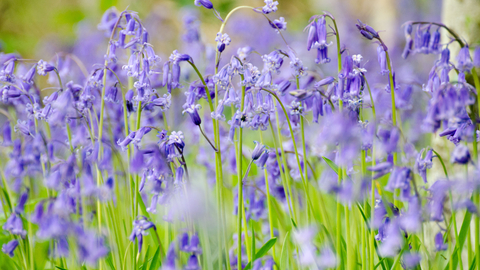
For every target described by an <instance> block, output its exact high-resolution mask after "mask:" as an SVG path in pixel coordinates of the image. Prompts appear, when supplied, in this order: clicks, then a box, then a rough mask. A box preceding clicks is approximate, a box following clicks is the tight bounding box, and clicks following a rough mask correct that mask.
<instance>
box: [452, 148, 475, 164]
mask: <svg viewBox="0 0 480 270" xmlns="http://www.w3.org/2000/svg"><path fill="white" fill-rule="evenodd" d="M450 160H451V162H452V163H458V164H467V163H468V162H469V161H470V151H469V150H468V147H467V146H465V145H463V144H458V145H457V146H456V147H455V149H454V150H453V152H452V154H451V159H450Z"/></svg>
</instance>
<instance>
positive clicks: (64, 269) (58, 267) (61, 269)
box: [55, 265, 68, 270]
mask: <svg viewBox="0 0 480 270" xmlns="http://www.w3.org/2000/svg"><path fill="white" fill-rule="evenodd" d="M55 267H56V268H57V269H60V270H68V269H66V268H62V267H60V266H56V265H55Z"/></svg>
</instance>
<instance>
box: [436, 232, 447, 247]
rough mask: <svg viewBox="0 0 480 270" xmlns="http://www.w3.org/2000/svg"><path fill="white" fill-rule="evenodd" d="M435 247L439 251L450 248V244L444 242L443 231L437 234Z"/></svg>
mask: <svg viewBox="0 0 480 270" xmlns="http://www.w3.org/2000/svg"><path fill="white" fill-rule="evenodd" d="M435 249H436V250H437V251H442V250H447V249H448V245H447V244H445V243H444V242H443V234H442V233H441V232H439V233H437V234H436V235H435Z"/></svg>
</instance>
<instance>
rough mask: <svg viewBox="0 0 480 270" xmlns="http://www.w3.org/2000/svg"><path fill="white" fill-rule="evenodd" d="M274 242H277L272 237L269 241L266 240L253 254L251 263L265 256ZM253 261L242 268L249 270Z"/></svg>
mask: <svg viewBox="0 0 480 270" xmlns="http://www.w3.org/2000/svg"><path fill="white" fill-rule="evenodd" d="M275 242H277V238H276V237H274V238H272V239H270V240H268V241H267V242H266V243H265V244H264V245H263V246H262V247H261V248H260V250H259V251H258V252H257V253H255V256H254V257H253V261H255V260H256V259H258V258H261V257H263V256H264V255H265V254H267V252H268V251H269V250H270V249H271V248H272V247H273V246H274V245H275ZM253 261H251V262H249V263H248V264H247V266H245V268H243V269H244V270H247V269H250V268H251V267H252V263H253Z"/></svg>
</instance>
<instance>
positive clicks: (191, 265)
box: [185, 254, 201, 270]
mask: <svg viewBox="0 0 480 270" xmlns="http://www.w3.org/2000/svg"><path fill="white" fill-rule="evenodd" d="M200 269H201V267H200V264H199V263H198V258H197V255H195V254H192V255H190V257H189V258H188V261H187V265H186V266H185V270H200Z"/></svg>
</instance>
